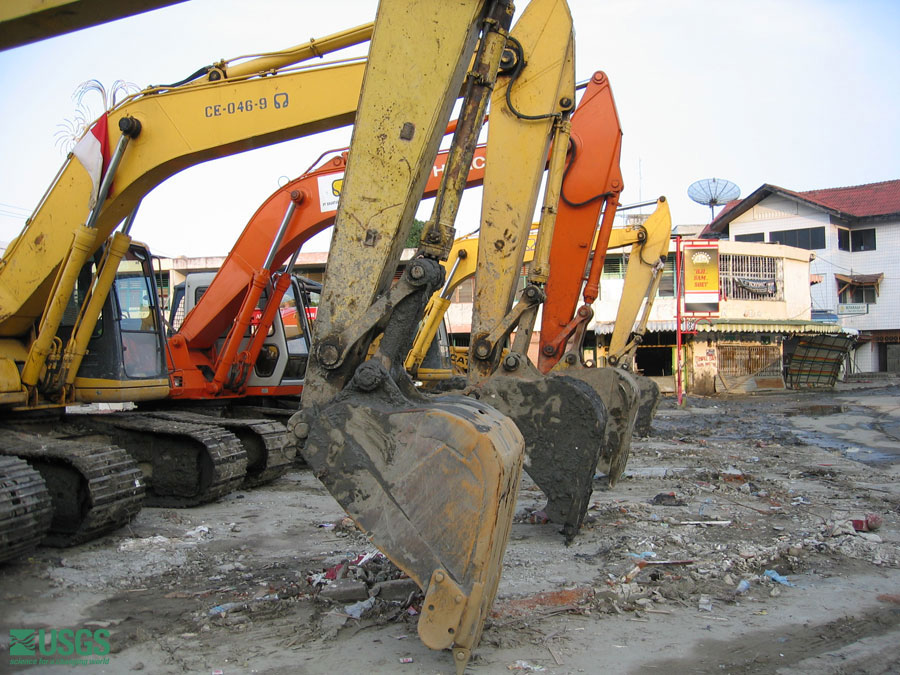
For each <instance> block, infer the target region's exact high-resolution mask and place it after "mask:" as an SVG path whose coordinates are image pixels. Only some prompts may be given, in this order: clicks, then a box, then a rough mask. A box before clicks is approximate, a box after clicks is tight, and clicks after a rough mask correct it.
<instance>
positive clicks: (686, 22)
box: [0, 0, 900, 256]
mask: <svg viewBox="0 0 900 675" xmlns="http://www.w3.org/2000/svg"><path fill="white" fill-rule="evenodd" d="M526 4H527V3H525V2H519V3H518V8H519V10H521V9H523V8H524V7H525V5H526ZM569 5H570V7H571V8H572V14H573V16H574V20H575V32H576V76H577V78H578V80H579V81H581V80H585V79H587V78H588V77H590V75H591V73H593V72H594V71H595V70H604V71H606V73H607V74H608V75H609V78H610V81H611V83H612V87H613V92H614V95H615V98H616V103H617V107H618V111H619V117H620V119H621V122H622V127H623V130H624V134H625V137H624V143H623V157H622V171H623V174H624V177H625V192H624V193H623V196H622V201H623V202H624V203H629V202H636V201H638V200H639V199H645V200H646V199H651V198H655V197H657V196H658V195H666V196H667V197H668V198H669V200H670V204H671V208H672V215H673V219H674V222H675V224H687V223H705V222H708V221H709V217H710V214H709V209H708V208H707V207H705V206H700V205H697V204H695V203H693V202H691V201H690V199H689V198H688V197H687V188H688V186H689V185H690V184H691V183H692V182H694V181H696V180H698V179H702V178H710V177H717V178H724V179H727V180H730V181H732V182H734V183H737V185H738V186H739V187H740V188H741V190H742V195H743V196H746V195H748V194H750V193H751V192H752V191H753V190H755V189H756V188H758V187H759V186H760V185H762V184H763V183H774V184H776V185H780V186H782V187H785V188H788V189H792V190H809V189H813V188H827V187H838V186H843V185H856V184H860V183H869V182H876V181H882V180H891V179H896V178H900V124H898V111H900V76H898V73H900V47H898V43H897V41H898V36H900V3H898V2H896V0H858V1H856V2H848V1H846V0H792V1H791V0H779V1H775V0H771V1H770V0H744V1H742V2H713V1H712V0H643V1H642V0H605V1H599V0H569ZM375 6H376V4H375V2H367V1H362V0H333V1H332V2H329V3H320V2H297V1H295V0H255V1H254V2H247V1H246V0H216V1H215V2H213V1H211V0H190V1H189V2H187V3H184V4H181V5H176V6H173V7H168V8H165V9H161V10H156V11H154V12H150V13H146V14H142V15H139V16H136V17H131V18H128V19H124V20H121V21H117V22H114V23H110V24H106V25H103V26H99V27H95V28H90V29H86V30H83V31H79V32H76V33H71V34H68V35H64V36H60V37H57V38H53V39H51V40H45V41H43V42H39V43H35V44H31V45H27V46H24V47H20V48H18V49H13V50H8V51H5V52H0V83H2V91H0V119H2V120H3V125H2V127H0V149H2V158H3V161H2V162H0V242H7V241H9V240H10V239H11V238H13V237H14V236H16V234H17V233H18V232H19V231H20V230H21V228H22V227H23V225H24V221H25V217H26V216H27V214H28V213H29V212H30V211H31V210H32V209H33V207H34V206H35V204H36V203H37V201H38V200H39V199H40V197H41V195H42V194H43V192H44V190H45V189H46V188H47V186H48V185H49V184H50V182H51V180H52V179H53V176H54V175H55V173H56V171H57V170H58V169H59V166H60V165H61V163H62V161H63V159H64V155H63V152H62V151H61V150H60V149H59V148H58V146H57V144H56V137H55V134H56V132H57V131H58V130H60V128H61V127H60V125H61V124H63V123H64V122H65V121H66V120H67V119H72V118H73V117H74V113H75V103H74V102H73V100H72V94H73V92H74V91H75V90H76V88H77V87H78V85H79V84H80V83H81V82H83V81H85V80H88V79H97V80H100V81H101V82H103V83H104V84H105V85H107V86H110V85H111V84H112V83H113V81H115V80H125V81H129V82H134V83H137V84H138V85H141V86H146V85H149V84H154V83H165V82H173V81H177V80H180V79H182V78H183V77H185V76H187V75H188V74H190V73H192V72H193V71H194V70H196V69H197V68H198V67H200V66H203V65H207V64H209V63H211V62H213V61H216V60H218V59H221V58H229V57H234V56H239V55H242V54H247V53H256V52H260V51H272V50H275V49H279V48H284V47H287V46H292V45H295V44H299V43H301V42H305V41H307V40H308V39H309V38H310V37H322V36H324V35H327V34H329V33H333V32H336V31H339V30H342V29H344V28H348V27H351V26H355V25H358V24H361V23H365V22H367V21H370V20H372V19H373V18H374V15H375ZM410 65H411V67H414V65H415V64H410ZM88 101H91V102H92V103H93V106H92V107H93V109H94V112H95V113H99V112H100V106H99V98H98V99H93V100H92V99H88ZM349 137H350V134H349V130H338V131H334V132H329V133H327V134H321V135H319V136H314V137H308V138H304V139H298V140H296V141H290V142H287V143H283V144H281V145H278V146H273V147H270V148H265V149H261V150H255V151H252V152H249V153H244V154H242V155H239V156H235V157H231V158H226V159H221V160H216V161H213V162H208V163H207V164H205V165H202V166H198V167H194V168H192V169H189V170H187V171H184V172H182V173H181V174H178V175H176V176H174V177H172V178H170V179H169V180H168V181H166V182H165V183H163V184H162V185H161V186H159V187H158V188H157V189H156V190H154V191H153V193H151V195H149V196H148V197H147V198H146V199H145V200H144V203H143V205H142V207H141V210H140V212H139V217H138V219H137V222H136V224H135V227H134V229H133V231H132V234H133V235H134V236H135V238H138V239H141V240H142V241H145V242H146V243H148V244H149V245H150V247H151V249H152V250H153V251H154V252H155V253H157V254H160V255H167V256H179V255H187V256H204V255H209V256H212V255H224V254H225V253H227V251H228V250H229V248H230V246H231V244H232V243H233V242H234V241H235V240H236V239H237V237H238V235H239V234H240V232H241V230H242V229H243V227H244V225H245V224H246V222H247V220H248V219H249V218H250V216H251V215H252V214H253V212H254V211H255V210H256V208H257V206H258V205H259V204H260V203H261V202H262V201H264V200H265V199H266V198H267V197H268V195H269V194H271V192H273V191H274V190H275V189H276V188H277V187H278V185H279V181H283V180H284V179H285V178H294V177H296V176H297V175H299V174H300V173H302V172H303V171H304V170H305V169H306V168H307V167H308V166H309V164H310V163H311V162H312V161H313V160H314V159H315V158H316V157H317V156H318V155H319V154H320V153H321V152H322V151H324V150H326V149H330V148H336V147H341V146H343V145H345V144H346V143H348V142H349ZM470 192H472V193H473V194H472V195H469V196H468V197H467V200H466V204H465V207H464V210H463V212H462V213H461V220H460V221H459V222H458V223H457V229H458V231H459V232H460V233H465V232H469V231H472V230H474V229H475V228H476V227H477V222H476V221H477V214H478V207H477V204H478V195H477V193H476V192H475V191H470ZM313 248H316V249H318V250H326V249H327V241H325V240H323V239H317V240H316V241H315V242H313V247H311V248H307V250H313Z"/></svg>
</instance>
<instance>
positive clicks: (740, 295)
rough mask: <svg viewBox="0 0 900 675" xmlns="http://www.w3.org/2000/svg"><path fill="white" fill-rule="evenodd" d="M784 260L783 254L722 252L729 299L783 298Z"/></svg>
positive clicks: (722, 279)
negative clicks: (769, 256) (759, 254)
mask: <svg viewBox="0 0 900 675" xmlns="http://www.w3.org/2000/svg"><path fill="white" fill-rule="evenodd" d="M783 263H784V261H783V260H782V259H781V258H767V257H763V256H756V255H728V254H723V255H720V256H719V277H720V283H721V286H722V293H723V295H724V296H725V297H726V298H728V299H730V300H784V265H783Z"/></svg>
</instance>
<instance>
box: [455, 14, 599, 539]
mask: <svg viewBox="0 0 900 675" xmlns="http://www.w3.org/2000/svg"><path fill="white" fill-rule="evenodd" d="M512 35H513V37H514V38H515V40H514V41H513V40H511V41H510V44H511V45H513V46H514V47H515V48H514V49H513V52H514V54H513V57H514V59H513V60H514V61H515V62H516V65H515V67H514V68H513V69H512V70H510V71H508V72H507V73H505V74H506V75H507V76H506V77H504V78H503V79H502V80H501V81H499V82H498V84H497V86H496V87H495V88H494V91H493V94H492V97H491V119H490V130H489V133H488V142H487V153H486V157H487V165H486V167H485V176H484V196H483V200H482V211H481V228H480V234H479V241H478V258H477V265H476V273H475V297H474V302H473V314H472V338H471V345H472V346H471V348H470V354H469V370H468V375H467V378H468V383H469V385H470V387H469V391H471V393H472V394H473V395H477V396H480V397H481V400H482V401H486V402H487V403H489V404H490V405H492V406H496V407H497V409H498V410H500V412H502V413H504V414H506V415H509V416H510V417H511V418H512V419H513V421H515V423H516V425H517V426H518V427H519V429H520V431H522V434H523V436H524V437H525V444H526V445H525V453H526V461H525V470H526V471H527V472H528V473H529V475H530V476H531V477H532V478H533V479H534V481H535V483H537V485H538V486H539V487H540V488H541V489H542V490H543V491H544V493H545V495H546V496H547V506H546V513H547V515H548V517H549V518H550V519H551V520H552V521H554V522H558V523H560V524H561V525H562V526H563V534H564V535H565V538H566V542H567V543H568V542H570V541H571V540H572V538H573V537H574V536H575V534H576V533H577V532H578V530H579V529H580V527H581V524H582V522H583V520H584V516H585V513H586V511H587V507H588V505H589V501H590V495H591V491H592V487H593V486H592V481H593V476H594V471H595V468H596V465H597V461H598V456H599V453H600V448H601V443H602V439H603V436H604V426H605V424H606V418H607V415H606V410H605V407H604V405H603V402H602V400H601V399H600V397H599V396H598V395H597V394H596V393H595V392H592V391H591V390H590V387H588V386H586V385H584V383H582V382H578V381H576V380H574V379H571V378H564V377H559V378H556V377H547V376H545V375H543V374H541V373H540V372H539V371H538V370H537V368H535V367H534V365H532V363H531V362H530V361H529V360H528V357H527V356H526V352H527V341H528V336H530V335H531V331H532V329H533V326H534V321H535V318H536V315H537V306H538V304H539V303H540V300H541V299H542V296H543V292H542V291H541V286H542V285H543V284H545V283H546V275H547V265H546V263H547V258H548V255H547V248H546V246H545V245H542V244H546V243H547V242H549V241H550V234H552V228H553V223H552V218H549V219H548V220H546V221H545V218H544V217H543V216H542V219H541V225H540V229H539V232H538V235H537V238H536V241H535V243H534V249H535V254H534V259H533V262H532V266H531V268H530V270H529V274H528V282H527V284H528V285H527V287H526V288H525V289H524V290H523V291H522V295H521V298H520V301H519V303H518V304H516V305H514V304H513V297H514V295H515V293H516V289H517V287H518V285H519V279H520V275H521V270H522V263H523V260H524V257H525V250H526V248H527V242H528V239H529V235H530V230H531V223H532V218H533V215H534V211H535V205H536V203H537V198H538V193H539V191H540V190H539V188H540V184H541V179H542V176H543V173H544V169H545V166H546V164H547V156H548V154H549V150H550V146H551V139H552V144H553V147H554V153H553V155H552V156H551V159H550V174H549V175H550V178H548V181H547V188H546V193H545V205H544V208H543V209H542V214H551V213H553V212H554V211H555V203H554V202H555V201H556V199H554V198H553V195H554V194H556V195H558V190H559V185H560V183H561V181H562V177H563V174H564V164H565V148H566V146H567V139H568V129H569V123H568V120H569V115H570V113H571V111H572V109H573V107H574V102H575V82H574V37H573V34H572V17H571V14H570V12H569V8H568V7H567V6H566V4H565V3H564V2H556V1H554V0H546V1H545V0H535V1H534V2H532V3H530V4H529V5H528V7H527V9H526V10H525V12H524V13H523V15H522V17H521V18H520V19H519V21H518V22H517V23H516V26H515V28H514V29H513V33H512ZM509 167H516V170H515V171H514V172H510V171H509ZM551 183H552V184H553V185H552V187H551ZM551 205H552V206H551ZM513 328H515V329H516V338H515V343H514V344H513V346H512V348H511V351H510V353H509V354H508V355H507V356H506V357H503V356H502V351H503V349H502V345H503V343H504V342H505V340H506V338H508V337H510V335H511V334H512V330H513ZM501 361H502V367H501V365H500V362H501Z"/></svg>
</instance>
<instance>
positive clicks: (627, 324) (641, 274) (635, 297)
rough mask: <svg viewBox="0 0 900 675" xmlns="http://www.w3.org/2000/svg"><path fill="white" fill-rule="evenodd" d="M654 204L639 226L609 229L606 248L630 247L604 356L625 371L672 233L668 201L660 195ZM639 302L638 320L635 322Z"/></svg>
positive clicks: (647, 314)
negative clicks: (623, 280)
mask: <svg viewBox="0 0 900 675" xmlns="http://www.w3.org/2000/svg"><path fill="white" fill-rule="evenodd" d="M656 204H657V205H656V210H655V211H654V212H653V213H652V214H651V215H650V217H649V218H648V219H647V220H646V221H645V222H644V223H643V224H642V225H638V226H636V227H628V228H625V229H617V230H613V231H612V234H611V235H610V239H609V246H608V249H607V250H611V249H615V248H623V247H625V246H629V245H630V246H631V253H630V256H629V258H628V267H627V268H626V270H625V285H624V287H623V289H622V299H621V300H620V301H619V309H618V311H617V313H616V321H615V325H614V326H613V332H612V337H611V338H610V343H609V350H608V352H607V355H606V362H607V363H608V364H609V365H611V366H616V367H625V368H626V369H628V370H631V369H632V368H633V363H632V361H633V358H634V352H635V350H636V349H637V346H638V345H639V344H640V343H641V339H642V338H643V335H644V333H645V331H646V329H647V321H648V320H649V318H650V310H652V309H653V300H654V298H656V291H657V289H658V288H659V282H660V281H661V280H662V271H663V266H664V265H665V260H666V255H667V254H668V252H669V239H670V238H671V236H672V216H671V214H670V213H669V203H668V202H667V201H666V198H665V197H660V198H659V200H658V201H657V203H656ZM642 305H643V311H641V312H640V320H639V321H638V323H637V325H635V320H636V319H637V318H638V312H639V311H640V310H641V306H642Z"/></svg>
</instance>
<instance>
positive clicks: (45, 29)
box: [0, 0, 184, 49]
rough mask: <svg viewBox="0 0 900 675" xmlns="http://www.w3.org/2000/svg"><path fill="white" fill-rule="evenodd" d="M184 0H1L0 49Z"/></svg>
mask: <svg viewBox="0 0 900 675" xmlns="http://www.w3.org/2000/svg"><path fill="white" fill-rule="evenodd" d="M179 2H184V0H129V1H128V2H122V0H3V2H2V3H0V49H11V48H13V47H19V46H21V45H25V44H28V43H29V42H36V41H38V40H44V39H47V38H51V37H54V36H56V35H62V34H63V33H70V32H72V31H75V30H81V29H82V28H88V27H89V26H96V25H97V24H101V23H105V22H107V21H115V20H116V19H122V18H125V17H126V16H132V15H134V14H140V13H141V12H146V11H149V10H151V9H158V8H160V7H166V6H167V5H175V4H178V3H179Z"/></svg>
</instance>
